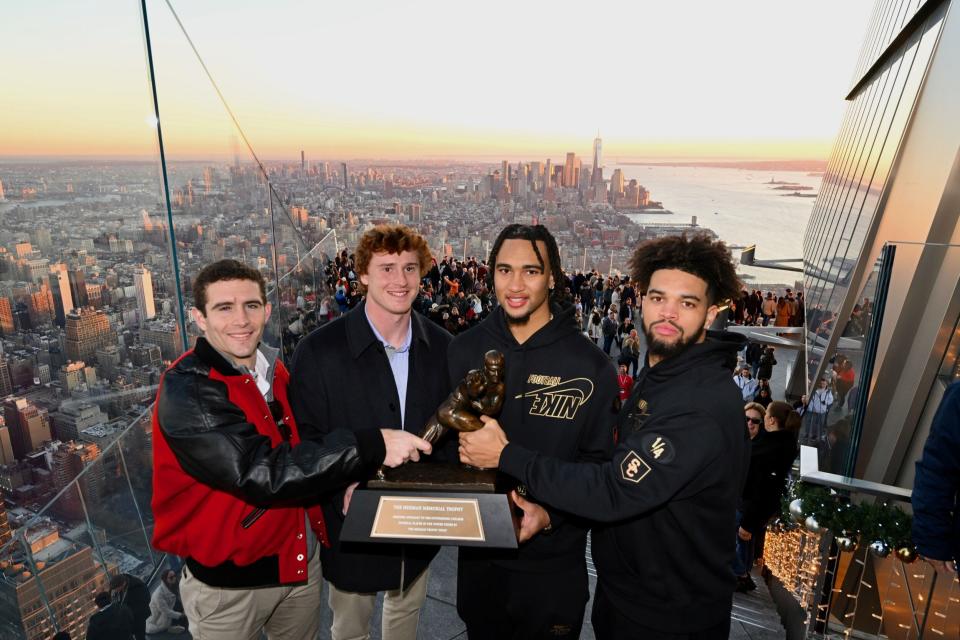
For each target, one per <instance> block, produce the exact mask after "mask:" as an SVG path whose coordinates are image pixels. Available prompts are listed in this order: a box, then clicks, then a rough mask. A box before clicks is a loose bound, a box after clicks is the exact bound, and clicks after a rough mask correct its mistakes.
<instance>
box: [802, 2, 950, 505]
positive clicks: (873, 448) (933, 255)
mask: <svg viewBox="0 0 960 640" xmlns="http://www.w3.org/2000/svg"><path fill="white" fill-rule="evenodd" d="M956 4H957V3H955V2H947V1H938V0H927V1H926V2H924V1H922V0H921V1H917V0H880V1H879V2H877V4H876V6H875V9H874V13H873V16H872V18H871V23H870V29H869V31H868V34H867V37H866V40H865V43H864V46H863V49H862V52H861V55H860V59H859V62H858V64H857V67H856V71H855V74H854V78H853V80H852V86H851V90H850V92H849V95H848V96H847V100H848V101H849V107H848V109H847V112H846V115H845V117H844V120H843V124H842V127H841V130H840V133H839V134H838V136H837V139H836V142H835V145H834V149H833V152H832V155H831V158H830V161H829V165H828V168H827V171H826V174H825V176H824V179H823V185H822V188H821V192H820V195H819V197H818V198H817V200H816V203H815V205H814V210H813V213H812V215H811V219H810V224H809V226H808V228H807V232H806V237H805V240H804V271H805V281H804V283H805V289H806V292H807V298H806V322H807V336H806V338H807V340H806V346H807V377H806V379H807V390H810V389H812V388H813V387H814V386H815V384H816V381H817V380H818V379H819V378H821V377H828V378H829V377H834V378H836V377H837V376H838V375H841V374H840V372H841V371H843V372H844V373H843V374H842V377H843V378H845V379H846V386H845V387H844V391H845V393H844V394H843V395H842V397H838V398H837V405H839V406H836V407H835V411H834V412H832V413H833V415H831V418H830V422H831V423H835V422H837V421H839V420H846V421H847V423H848V425H847V427H848V429H849V435H850V439H851V445H852V446H851V453H850V456H849V457H848V461H847V468H846V471H847V472H848V473H849V474H850V475H856V476H858V477H862V478H866V479H869V480H875V481H879V482H883V483H887V484H896V485H899V486H904V487H910V486H912V481H913V463H914V461H915V460H916V459H917V457H918V456H919V453H920V450H921V448H922V446H923V442H924V440H925V439H926V436H927V433H928V432H929V423H930V420H931V419H932V416H933V413H934V412H935V411H936V408H937V406H938V404H939V398H940V396H941V394H942V392H943V389H944V387H945V386H946V384H947V383H949V382H950V381H951V380H952V379H953V378H954V377H955V369H956V364H957V348H958V346H957V344H956V343H957V342H958V341H957V340H953V335H954V333H955V331H956V329H957V320H958V315H960V295H958V280H960V253H958V252H960V247H955V246H950V245H956V244H958V243H960V230H958V229H957V222H958V214H960V168H958V145H960V120H958V118H957V117H956V112H955V106H956V104H958V97H960V96H958V93H960V83H958V82H957V76H956V69H957V65H958V63H960V15H958V13H960V7H957V6H954V5H956ZM851 369H852V374H851V372H850V370H851Z"/></svg>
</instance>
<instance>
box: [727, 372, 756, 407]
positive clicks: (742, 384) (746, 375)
mask: <svg viewBox="0 0 960 640" xmlns="http://www.w3.org/2000/svg"><path fill="white" fill-rule="evenodd" d="M733 381H734V382H736V383H737V386H738V387H739V388H740V395H742V396H743V401H744V402H751V401H752V400H753V396H754V395H755V394H756V392H757V381H756V380H754V378H753V376H752V375H750V367H743V368H741V369H740V371H739V372H738V373H737V375H735V376H734V377H733Z"/></svg>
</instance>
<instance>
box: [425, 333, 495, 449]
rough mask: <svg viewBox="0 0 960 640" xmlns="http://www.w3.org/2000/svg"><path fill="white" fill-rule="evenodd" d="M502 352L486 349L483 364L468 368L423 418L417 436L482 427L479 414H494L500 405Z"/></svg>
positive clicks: (436, 436) (431, 437)
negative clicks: (428, 416)
mask: <svg viewBox="0 0 960 640" xmlns="http://www.w3.org/2000/svg"><path fill="white" fill-rule="evenodd" d="M503 394H504V384H503V354H502V353H500V352H499V351H487V353H486V354H484V356H483V367H482V368H480V369H471V370H470V371H468V372H467V375H466V377H464V379H463V381H461V382H460V384H459V385H457V388H456V389H454V390H453V391H452V392H451V393H450V395H449V396H448V397H447V399H446V400H444V402H443V404H441V405H440V406H439V407H438V408H437V411H436V412H435V413H434V414H433V416H432V417H431V418H430V421H429V422H427V426H426V427H424V429H423V432H422V433H421V434H420V437H421V438H423V439H424V440H426V441H427V442H429V443H430V444H436V442H437V441H438V440H439V439H440V438H442V437H443V436H444V434H446V433H447V431H448V430H450V429H453V430H454V431H476V430H478V429H481V428H482V427H483V422H481V421H480V417H479V416H480V415H484V416H490V417H494V416H496V415H497V414H499V413H500V409H502V408H503Z"/></svg>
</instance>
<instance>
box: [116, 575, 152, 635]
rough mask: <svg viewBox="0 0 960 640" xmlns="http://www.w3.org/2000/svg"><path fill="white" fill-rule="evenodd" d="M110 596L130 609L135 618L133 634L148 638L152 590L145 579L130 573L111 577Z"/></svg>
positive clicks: (132, 616)
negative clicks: (147, 625) (147, 630)
mask: <svg viewBox="0 0 960 640" xmlns="http://www.w3.org/2000/svg"><path fill="white" fill-rule="evenodd" d="M110 597H111V598H113V601H114V602H116V603H117V604H119V605H120V606H122V607H125V608H126V609H129V610H130V615H131V618H132V620H133V635H134V637H135V638H136V639H137V640H144V639H145V638H146V629H145V628H146V623H147V618H149V617H150V590H149V589H147V585H145V584H144V583H143V580H141V579H140V578H138V577H136V576H132V575H130V574H129V573H119V574H117V575H115V576H113V577H112V578H110Z"/></svg>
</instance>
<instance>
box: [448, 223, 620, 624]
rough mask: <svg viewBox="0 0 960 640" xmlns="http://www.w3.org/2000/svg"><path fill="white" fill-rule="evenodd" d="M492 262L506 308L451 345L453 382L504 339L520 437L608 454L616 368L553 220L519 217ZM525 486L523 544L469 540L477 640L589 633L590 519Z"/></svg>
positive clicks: (467, 593) (563, 455) (597, 457)
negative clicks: (565, 270)
mask: <svg viewBox="0 0 960 640" xmlns="http://www.w3.org/2000/svg"><path fill="white" fill-rule="evenodd" d="M490 265H491V267H492V269H493V273H492V274H491V276H490V286H491V288H492V289H493V291H494V293H495V294H496V297H497V301H498V302H499V307H498V308H497V310H496V311H494V312H493V313H492V314H491V315H490V316H488V317H487V318H486V319H485V320H484V321H483V322H481V323H480V325H479V326H478V327H476V328H475V329H473V330H472V331H468V332H466V333H464V334H462V335H459V336H457V337H456V338H454V340H453V342H452V343H451V344H450V348H449V349H448V351H447V353H448V358H449V371H450V380H451V384H453V383H455V382H458V381H459V380H461V379H462V378H463V376H464V375H465V374H466V373H467V371H468V370H470V369H473V368H475V367H476V366H477V365H478V363H479V362H481V360H482V358H483V354H484V353H486V352H487V351H488V350H490V349H496V350H498V351H500V352H501V353H503V354H504V357H505V365H504V371H505V372H506V377H505V379H504V385H505V393H504V397H505V400H504V403H503V408H502V410H501V412H500V418H499V420H500V423H501V424H502V425H503V429H505V430H506V433H508V434H510V437H511V438H514V439H516V440H517V442H520V443H523V444H524V445H525V446H527V447H530V448H531V449H532V450H536V451H540V452H542V453H543V454H544V455H549V456H553V457H556V458H559V459H561V460H567V461H571V462H573V461H597V462H599V461H601V460H606V459H609V456H610V455H611V453H612V451H613V446H614V436H613V421H614V418H615V413H614V411H615V403H616V401H617V395H618V391H619V389H618V386H617V373H616V370H615V369H614V367H613V364H612V363H611V362H610V360H609V358H607V357H606V356H605V355H604V354H603V353H602V352H601V350H600V349H598V348H597V347H596V346H594V345H592V344H590V343H589V342H588V341H586V340H584V339H583V338H582V337H581V336H580V335H579V332H578V331H577V329H576V327H575V326H574V324H573V320H572V317H573V308H572V306H570V305H569V303H567V302H566V301H565V300H564V294H563V292H562V291H558V289H557V287H556V280H557V279H558V276H559V274H562V267H561V264H560V252H559V249H558V247H557V243H556V240H554V238H553V236H552V235H551V234H550V232H549V231H548V230H547V229H546V227H544V226H542V225H534V226H530V225H521V224H511V225H509V226H507V227H505V228H504V229H503V230H502V231H501V232H500V234H499V235H498V237H497V239H496V241H495V242H494V245H493V247H492V249H491V251H490ZM553 394H558V395H553ZM559 394H562V395H559ZM551 398H562V399H564V402H563V406H565V407H568V408H569V410H564V411H558V410H557V409H558V408H559V407H560V405H559V404H557V403H556V402H554V401H553V400H551ZM567 398H569V401H567V400H566V399H567ZM475 466H484V467H496V464H495V463H494V464H484V465H475ZM517 491H518V494H517V495H516V498H515V499H516V500H517V503H518V504H519V505H520V506H521V508H524V509H526V512H525V514H524V516H523V519H522V520H521V523H520V548H519V549H517V550H515V551H507V550H498V549H480V548H471V547H460V554H459V562H458V570H457V612H458V613H459V615H460V617H461V618H462V619H463V621H464V622H465V623H466V626H467V635H468V636H469V637H470V638H471V639H472V640H478V639H479V640H484V639H497V640H507V639H510V638H515V639H517V640H521V639H523V640H525V639H527V638H556V637H561V638H578V637H579V636H580V628H581V626H582V622H583V614H584V607H585V605H586V602H587V599H588V596H589V591H588V582H587V571H586V559H585V550H586V539H587V524H586V523H585V522H584V521H583V520H581V519H579V518H574V517H568V516H567V515H566V514H565V513H563V512H562V511H559V510H554V509H549V510H546V509H543V508H541V507H539V506H537V505H534V504H533V503H531V502H529V501H527V500H526V499H525V498H524V497H523V496H522V495H519V492H522V493H526V490H525V489H523V488H522V487H521V488H519V489H518V490H517ZM538 495H539V494H538ZM528 514H529V515H528Z"/></svg>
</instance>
